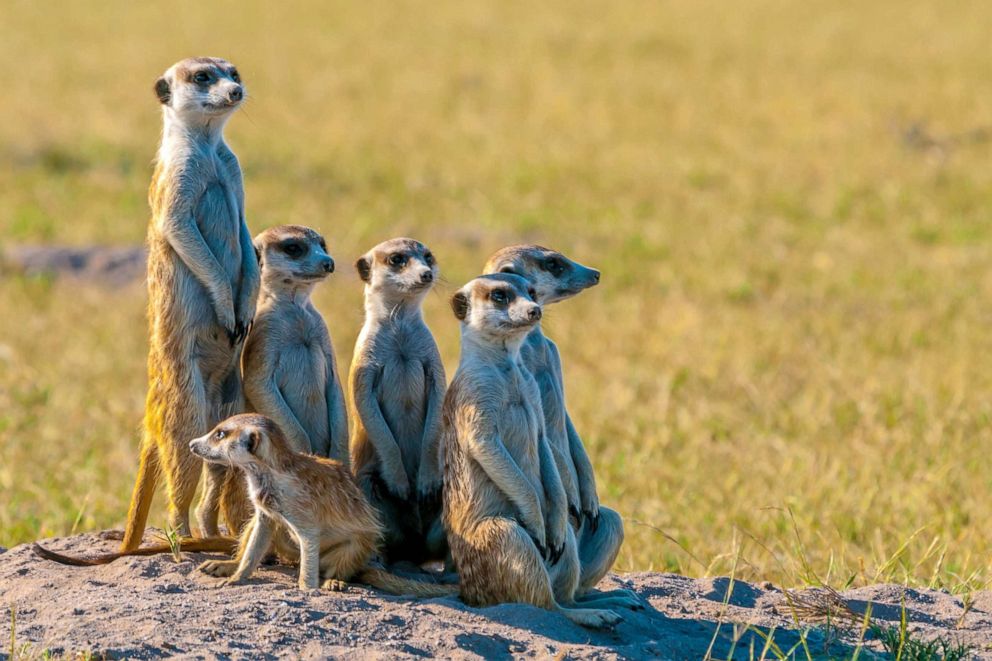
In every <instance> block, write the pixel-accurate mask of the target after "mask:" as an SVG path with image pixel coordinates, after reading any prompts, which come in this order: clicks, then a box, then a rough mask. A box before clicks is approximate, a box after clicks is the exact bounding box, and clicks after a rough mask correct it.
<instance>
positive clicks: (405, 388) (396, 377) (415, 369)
mask: <svg viewBox="0 0 992 661" xmlns="http://www.w3.org/2000/svg"><path fill="white" fill-rule="evenodd" d="M379 406H380V407H381V409H382V413H383V417H384V418H385V419H386V424H388V425H389V429H390V431H391V432H392V433H393V437H394V438H395V439H396V443H397V445H399V448H400V454H401V456H402V458H403V467H404V468H405V469H406V472H407V475H411V476H412V475H415V474H416V471H417V469H418V467H419V464H420V450H421V444H422V442H423V437H424V418H425V417H426V415H427V383H426V376H425V374H424V366H423V364H422V363H421V362H420V360H419V359H417V358H416V357H414V356H408V357H402V356H401V357H400V358H399V359H398V360H394V361H391V362H390V363H389V364H387V365H386V366H385V367H384V368H383V373H382V386H381V388H380V391H379Z"/></svg>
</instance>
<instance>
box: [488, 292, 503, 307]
mask: <svg viewBox="0 0 992 661" xmlns="http://www.w3.org/2000/svg"><path fill="white" fill-rule="evenodd" d="M489 300H491V301H492V302H493V303H495V304H496V305H505V304H506V292H505V291H503V290H502V289H494V290H492V291H491V292H489Z"/></svg>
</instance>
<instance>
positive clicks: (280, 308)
mask: <svg viewBox="0 0 992 661" xmlns="http://www.w3.org/2000/svg"><path fill="white" fill-rule="evenodd" d="M255 250H256V251H257V253H258V260H259V264H260V266H261V269H262V289H261V292H260V294H259V299H258V312H257V313H256V315H255V323H254V325H253V326H252V330H251V333H250V334H249V335H248V339H247V341H246V342H245V355H244V365H243V371H244V383H245V397H246V399H247V403H248V406H249V408H250V410H252V411H255V412H256V413H261V414H263V415H265V416H267V417H269V418H271V419H272V420H273V421H275V423H276V424H277V425H279V428H280V429H282V430H283V433H284V434H285V435H286V440H287V441H288V442H289V444H290V447H292V448H293V449H294V450H295V451H297V452H310V453H312V454H315V455H317V456H319V457H330V458H331V459H337V460H338V461H340V462H342V463H344V464H346V465H347V461H348V415H347V410H346V406H345V400H344V393H343V391H342V389H341V381H340V379H339V378H338V370H337V363H336V362H335V359H334V349H333V348H332V346H331V336H330V333H328V331H327V325H326V324H325V323H324V319H323V318H322V317H321V316H320V313H319V312H317V309H316V308H315V307H314V305H313V303H312V302H311V301H310V295H311V293H312V292H313V289H314V287H316V286H317V284H318V283H319V282H321V281H323V280H324V279H325V278H327V276H329V275H330V274H331V273H333V272H334V260H333V259H331V257H330V255H328V254H327V244H326V243H325V242H324V237H322V236H321V235H320V234H318V233H317V232H316V231H314V230H312V229H310V228H308V227H300V226H298V225H282V226H279V227H272V228H270V229H267V230H265V231H264V232H262V233H261V234H259V235H258V236H257V237H255Z"/></svg>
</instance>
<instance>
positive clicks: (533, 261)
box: [485, 245, 599, 305]
mask: <svg viewBox="0 0 992 661" xmlns="http://www.w3.org/2000/svg"><path fill="white" fill-rule="evenodd" d="M485 270H486V273H513V274H516V275H519V276H522V277H524V278H526V279H527V280H528V281H530V282H531V284H533V286H534V290H535V291H536V292H537V300H538V302H540V303H541V305H548V304H549V303H556V302H558V301H561V300H564V299H566V298H569V297H571V296H575V295H576V294H578V293H579V292H581V291H582V290H584V289H588V288H589V287H593V286H595V285H597V284H599V271H597V270H596V269H591V268H589V267H588V266H583V265H582V264H579V263H578V262H575V261H572V260H571V259H569V258H568V257H565V255H563V254H561V253H560V252H556V251H554V250H549V249H548V248H543V247H541V246H533V245H530V246H528V245H522V246H510V247H508V248H503V249H502V250H499V251H497V252H496V253H495V254H493V256H492V257H490V258H489V260H488V261H487V262H486V268H485Z"/></svg>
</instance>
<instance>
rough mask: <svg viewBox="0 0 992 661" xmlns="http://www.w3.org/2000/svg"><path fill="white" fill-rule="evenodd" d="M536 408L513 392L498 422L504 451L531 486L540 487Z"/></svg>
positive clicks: (538, 431)
mask: <svg viewBox="0 0 992 661" xmlns="http://www.w3.org/2000/svg"><path fill="white" fill-rule="evenodd" d="M540 414H541V413H540V411H539V410H538V409H537V408H536V407H535V406H534V405H533V403H531V402H528V401H527V400H526V399H524V398H523V397H520V396H519V395H518V394H517V393H515V392H512V391H511V393H510V397H509V399H508V401H507V404H506V407H505V408H504V410H503V415H502V418H501V419H500V421H499V425H498V427H499V433H500V438H501V439H502V441H503V445H504V446H505V447H506V450H507V452H509V453H510V456H511V457H513V460H514V461H515V462H517V465H518V466H519V467H520V470H521V471H522V472H523V474H524V476H525V477H526V478H527V480H528V481H529V482H530V483H531V485H533V486H534V488H535V489H540V488H542V487H541V460H540V455H539V453H538V442H539V437H538V434H539V433H540V421H539V419H538V416H539V415H540Z"/></svg>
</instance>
